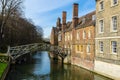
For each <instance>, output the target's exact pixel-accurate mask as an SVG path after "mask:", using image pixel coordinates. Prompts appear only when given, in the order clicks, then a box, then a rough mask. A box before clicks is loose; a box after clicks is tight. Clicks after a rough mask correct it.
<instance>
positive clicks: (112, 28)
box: [111, 15, 118, 32]
mask: <svg viewBox="0 0 120 80" xmlns="http://www.w3.org/2000/svg"><path fill="white" fill-rule="evenodd" d="M113 17H116V18H117V21H116V23H113V22H114V21H113ZM113 25H116V30H114V26H113ZM117 28H118V17H117V15H114V16H112V17H111V32H117Z"/></svg>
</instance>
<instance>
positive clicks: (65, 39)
mask: <svg viewBox="0 0 120 80" xmlns="http://www.w3.org/2000/svg"><path fill="white" fill-rule="evenodd" d="M65 41H67V36H66V33H65Z"/></svg>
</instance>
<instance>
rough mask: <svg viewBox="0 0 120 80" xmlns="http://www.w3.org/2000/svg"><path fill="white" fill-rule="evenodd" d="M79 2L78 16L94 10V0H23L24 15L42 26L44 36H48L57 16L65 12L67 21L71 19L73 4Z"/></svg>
mask: <svg viewBox="0 0 120 80" xmlns="http://www.w3.org/2000/svg"><path fill="white" fill-rule="evenodd" d="M74 3H78V4H79V17H80V16H83V15H85V14H87V13H89V12H91V11H94V10H95V4H96V3H95V0H25V2H24V7H25V9H24V11H25V12H24V13H25V17H26V18H28V19H32V21H33V22H34V24H35V25H37V26H40V27H42V29H43V31H44V38H49V37H50V33H51V29H52V27H53V26H54V27H55V26H56V21H57V18H58V17H60V18H62V11H66V12H67V21H72V10H73V4H74Z"/></svg>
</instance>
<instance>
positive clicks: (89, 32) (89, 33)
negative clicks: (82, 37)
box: [88, 30, 91, 38]
mask: <svg viewBox="0 0 120 80" xmlns="http://www.w3.org/2000/svg"><path fill="white" fill-rule="evenodd" d="M90 37H91V31H90V30H89V31H88V38H90Z"/></svg>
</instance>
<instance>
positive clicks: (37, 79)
mask: <svg viewBox="0 0 120 80" xmlns="http://www.w3.org/2000/svg"><path fill="white" fill-rule="evenodd" d="M30 58H31V59H29V63H27V64H15V65H12V66H11V70H10V71H9V73H8V75H7V78H6V80H110V79H107V78H105V77H102V76H99V75H97V74H93V73H92V72H89V71H87V70H84V69H81V68H80V67H77V66H72V65H62V64H61V63H58V62H56V61H52V60H50V58H49V55H48V53H47V52H37V53H35V54H32V55H31V57H30Z"/></svg>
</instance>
